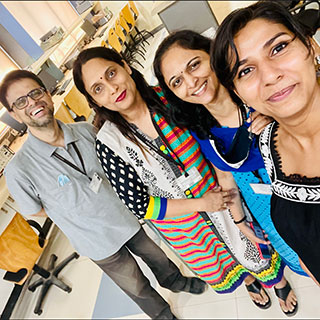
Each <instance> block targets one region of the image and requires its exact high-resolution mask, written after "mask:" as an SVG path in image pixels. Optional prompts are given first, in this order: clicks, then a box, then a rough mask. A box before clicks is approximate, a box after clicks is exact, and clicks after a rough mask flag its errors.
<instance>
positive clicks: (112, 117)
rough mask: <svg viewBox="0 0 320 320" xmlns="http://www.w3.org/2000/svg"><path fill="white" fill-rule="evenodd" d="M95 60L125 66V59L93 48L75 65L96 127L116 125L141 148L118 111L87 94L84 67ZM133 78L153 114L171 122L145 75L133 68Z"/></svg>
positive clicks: (75, 80)
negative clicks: (109, 123) (94, 115)
mask: <svg viewBox="0 0 320 320" xmlns="http://www.w3.org/2000/svg"><path fill="white" fill-rule="evenodd" d="M94 58H101V59H104V60H107V61H113V62H115V63H117V64H119V65H120V66H122V67H123V66H124V59H123V57H122V56H121V55H120V54H119V53H118V52H116V51H115V50H113V49H109V48H105V47H93V48H89V49H86V50H84V51H82V52H80V54H79V56H78V57H77V59H76V61H75V62H74V64H73V79H74V83H75V85H76V87H77V88H78V90H79V91H80V92H81V93H82V94H83V95H84V96H85V97H86V99H87V101H88V103H89V106H90V107H91V108H92V109H93V110H94V111H95V112H96V120H95V126H96V127H97V128H98V129H100V128H101V127H102V125H103V124H104V122H105V121H106V120H109V121H110V122H112V123H114V124H115V125H116V126H117V127H118V129H119V130H120V132H121V133H122V134H123V135H124V136H125V137H126V138H128V139H130V140H131V141H133V142H134V143H136V144H137V145H138V146H140V147H141V144H140V143H139V142H138V140H137V139H136V137H135V135H134V132H133V130H132V128H131V126H130V124H129V123H128V121H127V120H126V119H124V118H123V117H122V116H121V114H120V113H119V112H117V111H113V110H109V109H108V106H104V107H100V106H99V105H98V104H97V103H96V102H95V101H94V99H93V98H92V97H91V95H90V94H89V93H88V92H87V90H86V89H85V86H84V82H83V74H82V66H83V65H84V64H85V63H86V62H88V61H89V60H92V59H94ZM130 68H131V70H132V74H131V77H132V78H133V80H134V82H135V84H136V87H137V90H138V91H139V93H140V95H141V97H142V99H143V100H144V101H145V102H146V104H147V106H148V108H149V110H150V111H151V112H153V111H154V112H156V113H160V114H161V115H163V116H164V117H165V118H166V120H169V116H168V111H167V108H166V107H165V106H164V105H163V103H162V102H161V100H160V98H159V97H158V95H157V94H156V92H155V91H154V90H153V89H152V88H151V87H150V86H149V85H148V84H147V82H146V81H145V79H144V77H143V75H142V74H141V73H140V72H139V71H138V70H136V69H135V68H133V67H131V66H130Z"/></svg>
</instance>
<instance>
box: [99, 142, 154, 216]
mask: <svg viewBox="0 0 320 320" xmlns="http://www.w3.org/2000/svg"><path fill="white" fill-rule="evenodd" d="M96 152H97V156H98V159H99V161H100V163H101V165H102V168H103V170H104V172H105V174H106V177H107V178H108V180H109V181H110V183H111V185H112V188H113V190H114V191H115V192H116V193H117V194H118V196H119V198H120V200H121V201H122V202H123V203H124V204H125V205H126V206H127V207H128V209H129V210H130V211H131V212H132V213H133V214H134V215H135V216H136V217H137V218H138V219H141V218H144V216H145V214H146V211H147V207H148V203H149V199H150V195H149V193H148V188H147V187H146V186H145V185H144V183H143V182H142V181H141V179H140V177H139V176H138V174H137V172H136V171H135V170H134V168H133V167H132V166H131V165H130V164H128V163H126V162H125V161H124V160H123V159H122V158H121V157H119V156H117V155H116V154H115V153H114V152H113V151H112V150H111V149H110V148H108V147H107V146H106V145H105V144H103V143H101V141H100V140H96Z"/></svg>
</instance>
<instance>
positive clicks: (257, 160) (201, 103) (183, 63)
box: [153, 30, 306, 313]
mask: <svg viewBox="0 0 320 320" xmlns="http://www.w3.org/2000/svg"><path fill="white" fill-rule="evenodd" d="M211 42H212V41H211V39H209V38H206V37H204V36H202V35H200V34H198V33H196V32H194V31H191V30H181V31H177V32H174V33H171V34H170V35H168V36H167V37H166V38H165V39H164V40H163V41H162V42H161V44H160V45H159V47H158V49H157V51H156V54H155V59H154V62H153V69H154V72H155V75H156V77H157V79H158V81H159V85H160V86H161V88H162V90H163V92H164V95H165V97H166V98H167V100H168V102H169V104H170V106H171V108H170V111H171V117H172V121H173V122H174V123H176V124H177V125H179V126H183V127H186V128H188V129H189V130H190V132H191V134H192V135H193V136H194V137H195V138H196V139H197V141H198V143H199V144H200V147H201V151H202V152H203V154H204V155H205V157H206V158H207V159H208V160H209V161H211V162H212V163H213V165H214V166H215V167H218V168H219V169H220V170H223V171H230V172H232V174H233V177H234V179H235V181H236V183H237V185H238V187H239V190H240V192H241V195H242V197H243V198H244V201H245V203H246V205H247V207H248V209H249V210H250V212H251V213H252V215H253V216H254V217H255V219H256V220H257V222H258V223H259V224H260V225H261V227H262V228H263V229H264V231H265V232H266V234H268V239H269V240H270V242H271V244H272V245H273V247H274V248H275V250H276V251H277V252H278V253H279V254H280V256H281V258H282V259H283V260H284V261H285V263H286V264H287V265H288V266H289V267H290V268H291V269H292V270H294V271H295V272H298V273H300V274H304V275H306V274H305V273H304V271H303V270H302V268H301V267H300V263H299V258H298V255H297V254H296V253H295V252H294V251H293V250H292V249H291V248H290V247H289V246H288V245H287V244H286V242H285V241H284V240H283V239H282V238H281V237H280V235H279V233H278V232H277V230H276V229H275V226H274V225H273V223H272V220H271V215H270V199H271V195H270V193H271V192H270V191H271V188H270V187H271V182H270V180H269V176H268V174H267V172H266V169H265V167H264V162H263V159H262V157H261V154H260V151H259V147H258V143H257V141H256V136H255V134H258V133H259V132H260V131H262V129H263V128H264V127H265V125H266V124H268V123H270V118H269V117H268V118H266V117H265V116H263V115H261V114H259V113H258V114H257V112H256V111H254V110H253V109H252V108H250V109H249V108H248V107H247V106H245V105H244V104H243V103H242V101H239V99H237V96H233V97H231V95H230V94H229V92H228V90H227V89H226V88H224V87H223V86H222V85H221V84H220V82H219V81H218V80H217V77H216V75H215V73H214V71H213V70H212V69H211V66H210V45H211ZM252 119H253V120H252ZM249 120H252V121H249ZM253 133H254V134H253ZM254 188H256V189H254ZM265 190H267V191H265ZM245 223H247V222H246V221H244V220H242V222H241V223H240V224H238V225H239V226H241V225H242V224H245ZM286 287H288V288H290V285H289V283H288V284H287V282H286V280H285V279H283V281H282V282H281V283H279V284H277V285H276V286H275V291H276V292H279V290H284V289H283V288H286ZM286 290H287V289H286ZM288 292H289V293H290V294H289V295H288V297H286V299H284V300H283V299H279V302H280V305H281V308H282V309H283V311H284V312H290V311H291V312H292V313H294V312H296V311H297V309H295V307H294V306H295V305H296V297H295V294H294V292H293V290H289V291H288Z"/></svg>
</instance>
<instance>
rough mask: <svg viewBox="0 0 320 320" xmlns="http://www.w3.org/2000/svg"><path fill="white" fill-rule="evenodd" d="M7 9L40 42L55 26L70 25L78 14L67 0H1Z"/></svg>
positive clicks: (65, 26)
mask: <svg viewBox="0 0 320 320" xmlns="http://www.w3.org/2000/svg"><path fill="white" fill-rule="evenodd" d="M1 3H2V4H3V5H4V6H5V7H6V9H7V10H8V11H9V12H10V13H11V14H12V15H13V16H14V18H15V19H16V20H17V21H18V22H19V23H20V24H21V26H22V27H23V28H24V29H25V30H26V31H27V33H28V34H29V35H30V36H31V38H32V39H33V40H34V41H35V42H36V43H38V44H40V40H39V39H40V38H41V37H42V36H43V35H44V34H45V33H47V32H48V31H49V30H50V29H52V28H53V27H54V26H57V27H62V28H63V29H64V30H67V29H68V27H70V26H71V25H72V23H73V22H74V21H75V20H76V19H77V17H78V15H77V13H76V12H75V11H74V10H73V8H72V7H71V5H70V3H69V2H67V1H1Z"/></svg>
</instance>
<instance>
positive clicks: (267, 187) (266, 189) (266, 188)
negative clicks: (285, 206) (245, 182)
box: [250, 183, 272, 196]
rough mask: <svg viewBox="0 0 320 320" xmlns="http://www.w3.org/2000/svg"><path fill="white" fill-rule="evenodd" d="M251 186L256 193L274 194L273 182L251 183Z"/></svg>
mask: <svg viewBox="0 0 320 320" xmlns="http://www.w3.org/2000/svg"><path fill="white" fill-rule="evenodd" d="M250 187H251V188H252V190H253V191H254V193H256V194H266V195H270V196H271V195H272V188H271V184H264V183H250Z"/></svg>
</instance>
